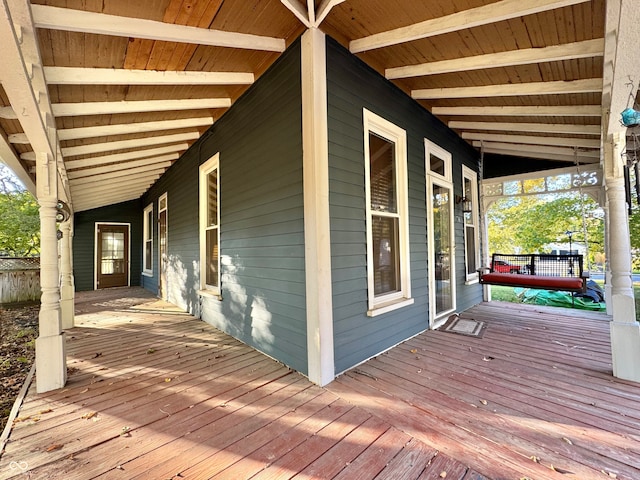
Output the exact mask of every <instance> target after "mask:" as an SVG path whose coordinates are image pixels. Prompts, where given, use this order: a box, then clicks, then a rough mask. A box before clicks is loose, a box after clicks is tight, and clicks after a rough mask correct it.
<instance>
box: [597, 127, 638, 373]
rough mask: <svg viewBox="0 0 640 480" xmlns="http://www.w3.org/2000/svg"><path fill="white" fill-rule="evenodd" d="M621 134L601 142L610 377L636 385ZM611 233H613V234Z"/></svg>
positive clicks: (635, 336) (634, 323)
mask: <svg viewBox="0 0 640 480" xmlns="http://www.w3.org/2000/svg"><path fill="white" fill-rule="evenodd" d="M625 140H626V139H625V134H624V132H621V133H614V134H612V135H610V137H609V139H608V141H607V142H605V166H606V168H605V172H606V175H607V177H606V195H607V204H608V205H609V226H610V233H609V235H608V239H609V242H610V243H609V266H610V268H611V300H610V301H611V308H612V312H613V321H612V322H611V353H612V357H613V374H614V376H616V377H618V378H622V379H625V380H633V381H636V382H640V324H638V322H637V321H636V309H635V300H634V294H633V282H632V279H631V241H630V237H629V219H628V214H627V203H626V196H625V187H624V178H623V175H622V168H621V163H622V161H621V153H622V151H623V150H624V147H625ZM614 230H615V231H614Z"/></svg>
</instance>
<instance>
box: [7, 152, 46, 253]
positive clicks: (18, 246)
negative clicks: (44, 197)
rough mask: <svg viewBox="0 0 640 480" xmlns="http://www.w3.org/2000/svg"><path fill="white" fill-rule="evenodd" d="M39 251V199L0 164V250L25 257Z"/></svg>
mask: <svg viewBox="0 0 640 480" xmlns="http://www.w3.org/2000/svg"><path fill="white" fill-rule="evenodd" d="M39 252H40V216H39V211H38V203H37V202H36V199H35V198H34V197H33V195H31V193H30V192H28V191H27V190H25V188H24V186H22V184H21V183H20V181H19V180H18V179H17V178H16V177H15V175H14V174H13V172H11V170H9V168H8V167H6V166H5V165H2V164H0V254H2V255H9V256H13V257H27V256H33V255H37V254H38V253H39Z"/></svg>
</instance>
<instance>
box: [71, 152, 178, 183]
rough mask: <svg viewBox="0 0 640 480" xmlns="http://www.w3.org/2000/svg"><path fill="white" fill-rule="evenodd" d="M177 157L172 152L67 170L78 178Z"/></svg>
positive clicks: (154, 163)
mask: <svg viewBox="0 0 640 480" xmlns="http://www.w3.org/2000/svg"><path fill="white" fill-rule="evenodd" d="M178 157H179V155H178V154H177V153H172V154H168V155H162V156H160V157H152V158H145V159H143V160H130V161H127V162H122V163H118V164H110V165H104V166H100V167H94V168H84V169H82V170H75V171H71V172H69V178H71V179H73V180H76V179H78V178H84V177H92V176H94V175H99V174H101V173H108V172H116V171H118V170H127V169H130V168H135V167H142V166H146V165H160V164H162V163H163V162H172V161H174V160H177V159H178Z"/></svg>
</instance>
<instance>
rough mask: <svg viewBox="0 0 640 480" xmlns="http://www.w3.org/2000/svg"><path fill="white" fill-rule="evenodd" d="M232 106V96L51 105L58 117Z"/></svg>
mask: <svg viewBox="0 0 640 480" xmlns="http://www.w3.org/2000/svg"><path fill="white" fill-rule="evenodd" d="M230 106H231V99H230V98H192V99H184V100H137V101H122V102H82V103H54V104H53V105H51V108H52V109H53V114H54V115H55V116H56V117H73V116H77V115H111V114H117V113H138V112H166V111H171V110H200V109H206V108H227V107H230Z"/></svg>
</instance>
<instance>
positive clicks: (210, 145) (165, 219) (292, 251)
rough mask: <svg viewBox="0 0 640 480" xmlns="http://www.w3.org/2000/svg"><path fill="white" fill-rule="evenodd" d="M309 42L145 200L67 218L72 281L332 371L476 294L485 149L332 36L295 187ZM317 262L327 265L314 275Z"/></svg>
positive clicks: (292, 361) (297, 365)
mask: <svg viewBox="0 0 640 480" xmlns="http://www.w3.org/2000/svg"><path fill="white" fill-rule="evenodd" d="M323 41H324V40H323ZM303 49H304V48H303V46H302V45H301V41H297V42H295V43H293V44H292V45H291V46H290V47H289V49H288V50H287V52H285V53H284V54H283V55H282V56H281V58H280V59H279V60H278V61H277V62H276V63H275V64H274V65H273V66H272V67H271V68H270V69H269V70H268V71H267V72H266V73H265V74H263V75H262V76H261V77H260V78H259V79H258V80H257V81H256V82H255V84H254V85H253V86H252V87H251V88H250V89H249V90H248V91H247V92H246V93H245V94H244V95H243V96H242V97H241V98H240V99H238V100H237V101H236V102H235V103H234V105H233V106H232V107H231V108H230V109H229V111H228V112H227V113H226V114H225V115H224V116H223V117H222V118H221V119H220V120H218V121H217V122H216V123H215V124H214V125H213V126H212V127H211V128H210V129H209V130H208V131H207V132H206V133H205V134H204V135H203V136H202V137H201V138H200V139H199V140H198V141H197V142H196V143H195V144H194V145H193V146H191V148H190V149H189V150H188V151H187V152H186V153H185V154H184V155H182V157H181V158H180V159H179V160H178V161H177V162H176V163H175V164H174V165H173V166H172V167H171V168H170V169H169V170H168V171H167V172H166V173H165V174H164V175H163V176H162V177H161V178H160V179H159V180H158V181H157V182H156V183H155V184H154V185H153V186H152V187H151V188H150V189H149V190H148V192H147V193H146V194H145V195H144V196H143V197H142V198H141V199H139V200H133V201H129V202H127V203H123V204H119V205H112V206H108V207H103V208H98V209H94V210H88V211H83V212H79V213H77V214H76V215H75V227H74V228H75V237H74V258H75V259H76V260H75V264H74V273H75V285H76V288H77V289H78V290H89V289H94V288H101V287H105V286H112V285H114V282H113V277H117V282H119V283H116V284H121V285H142V286H143V287H145V288H147V289H148V290H150V291H152V292H154V293H156V292H157V294H158V295H159V296H161V297H162V298H165V299H167V300H168V301H170V302H173V303H175V304H176V305H179V306H180V307H182V308H184V309H186V310H187V311H188V312H190V313H192V314H194V315H196V316H198V317H200V318H202V319H203V320H204V321H206V322H208V323H210V324H212V325H215V326H216V327H218V328H220V329H221V330H223V331H225V332H227V333H229V334H231V335H233V336H234V337H236V338H238V339H240V340H241V341H243V342H245V343H247V344H249V345H251V346H253V347H255V348H256V349H258V350H260V351H262V352H264V353H266V354H268V355H270V356H272V357H273V358H276V359H277V360H280V361H281V362H283V363H285V364H286V365H288V366H290V367H292V368H294V369H296V370H298V371H300V372H302V373H304V374H306V375H309V376H310V377H311V378H312V379H314V380H315V381H317V382H319V383H326V382H327V381H330V380H331V379H332V378H333V377H334V376H335V375H336V374H339V373H340V372H342V371H344V370H346V369H349V368H351V367H353V366H354V365H357V364H358V363H360V362H362V361H364V360H366V359H368V358H370V357H372V356H374V355H377V354H379V353H380V352H383V351H385V350H387V349H388V348H390V347H392V346H393V345H395V344H397V343H399V342H401V341H403V340H406V339H407V338H410V337H411V336H413V335H416V334H417V333H419V332H421V331H423V330H425V329H428V328H430V327H434V326H435V325H437V324H438V323H441V322H443V320H445V319H446V318H447V317H448V316H449V315H450V314H451V312H455V311H461V310H464V309H466V308H468V307H470V306H472V305H474V304H476V303H478V302H480V301H481V299H482V290H481V287H480V285H479V284H478V281H477V280H478V279H477V273H476V268H477V267H478V265H479V258H480V252H479V238H478V235H479V233H478V207H477V205H478V153H477V152H476V151H475V150H474V149H473V148H472V147H471V146H470V145H469V144H468V143H466V142H465V141H463V140H462V139H461V138H460V137H459V136H458V135H456V134H455V133H454V132H453V131H452V130H450V129H449V128H448V127H447V126H445V125H444V124H443V123H441V122H440V121H439V120H437V119H436V118H435V117H434V116H432V115H431V114H430V113H429V112H428V111H426V110H425V109H424V108H423V107H421V106H420V105H419V104H418V103H417V102H415V101H414V100H412V99H411V98H410V97H409V96H407V95H406V94H405V93H403V92H402V91H401V90H399V89H398V88H397V87H396V86H394V85H393V84H391V83H390V82H388V81H387V80H385V79H384V78H383V77H382V76H380V75H379V74H378V73H376V72H375V71H374V70H372V69H371V68H370V67H368V66H367V65H366V64H364V63H363V62H362V61H360V60H359V59H358V58H357V57H355V56H354V55H352V54H351V53H349V52H348V51H347V50H346V49H344V48H343V47H341V46H340V45H339V44H338V43H337V42H334V41H333V40H332V39H330V38H328V37H327V40H326V99H327V100H326V105H327V107H326V108H327V113H326V118H327V134H326V140H324V141H323V142H322V144H321V145H320V147H321V148H322V147H323V146H324V148H327V149H328V165H327V166H326V175H327V180H328V183H327V187H328V190H327V192H328V197H322V195H320V197H318V193H317V192H316V191H315V189H317V188H318V187H317V182H315V183H313V184H312V183H310V182H307V181H305V175H306V174H308V173H309V172H308V163H307V162H306V160H305V157H304V152H303V102H304V100H303V96H304V94H305V93H304V89H305V86H304V85H303V83H302V82H303V80H302V78H303V69H304V67H303V60H302V57H303V55H304V52H303ZM462 197H465V199H466V200H468V201H467V202H466V203H465V204H466V205H470V206H471V212H468V211H467V212H463V210H462V202H461V201H460V200H461V199H462ZM314 198H316V199H317V198H324V199H325V201H326V202H328V204H327V205H322V204H321V205H320V206H319V209H320V211H322V209H323V208H325V209H326V212H328V224H327V225H326V227H324V229H323V227H322V226H320V227H318V226H317V225H316V228H315V229H314V228H310V227H309V225H308V223H313V222H318V224H320V225H321V222H320V221H319V220H318V219H317V218H315V215H314V213H313V211H312V210H311V209H310V208H309V202H310V200H309V199H312V200H313V199H314ZM305 203H306V205H305ZM306 224H307V225H306ZM310 232H315V233H312V234H310ZM323 239H327V240H328V243H327V245H328V247H329V248H328V250H326V251H323V250H320V251H321V254H320V255H317V254H315V253H313V254H312V255H313V256H314V258H310V257H309V253H308V252H309V251H310V250H309V248H310V247H311V245H312V244H316V243H318V242H322V241H323ZM104 248H107V249H113V250H114V251H115V250H118V249H119V250H121V251H122V252H126V253H127V255H128V258H127V259H126V262H119V263H114V262H113V261H109V260H108V259H107V260H106V261H105V260H104V258H106V257H105V256H104V255H101V254H100V253H98V250H100V249H104ZM311 251H314V250H311ZM322 252H323V253H322ZM322 256H326V258H325V259H324V261H325V265H330V271H326V272H322V273H321V274H320V275H319V276H318V275H316V274H315V273H314V274H313V275H310V271H309V268H315V267H310V263H313V262H314V261H318V260H319V261H323V259H322ZM315 257H320V258H319V259H318V258H315ZM93 259H101V260H96V261H93ZM314 271H315V270H314ZM318 292H319V293H318ZM310 295H312V296H313V295H317V301H316V302H315V303H316V305H315V306H313V307H312V308H311V309H310V303H309V300H310V298H309V296H310ZM318 311H320V312H321V313H320V314H318V313H317V312H318ZM312 324H313V325H316V326H315V327H313V328H310V325H312ZM316 331H320V332H324V333H321V335H323V340H322V342H323V345H322V346H321V347H319V351H317V352H313V351H310V349H311V350H313V349H314V347H313V344H314V340H313V338H310V336H311V337H313V336H314V332H316ZM327 332H329V333H327ZM327 337H328V338H327ZM327 345H328V346H327ZM313 369H316V371H319V373H316V374H314V373H312V372H310V370H313Z"/></svg>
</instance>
